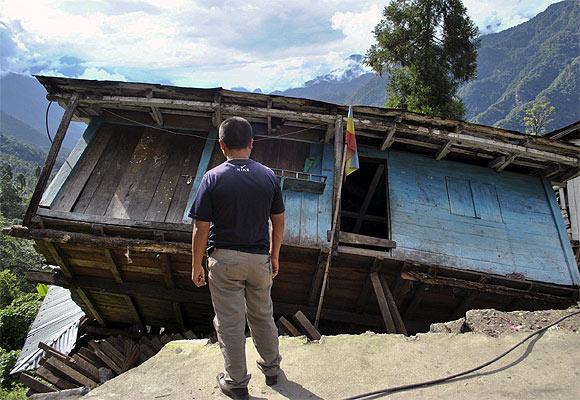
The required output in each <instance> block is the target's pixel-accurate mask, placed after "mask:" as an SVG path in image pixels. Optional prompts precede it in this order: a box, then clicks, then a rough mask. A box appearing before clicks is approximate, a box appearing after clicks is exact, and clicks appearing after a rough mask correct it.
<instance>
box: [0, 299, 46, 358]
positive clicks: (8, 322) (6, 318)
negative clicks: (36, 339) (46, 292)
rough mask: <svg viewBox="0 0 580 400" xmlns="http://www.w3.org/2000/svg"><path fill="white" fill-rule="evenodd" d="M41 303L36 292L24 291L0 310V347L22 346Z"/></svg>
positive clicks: (17, 347)
mask: <svg viewBox="0 0 580 400" xmlns="http://www.w3.org/2000/svg"><path fill="white" fill-rule="evenodd" d="M41 303H42V300H41V298H40V295H39V294H38V293H25V294H23V295H21V296H19V297H17V298H16V299H14V300H13V301H12V303H11V304H10V305H9V306H7V307H4V308H3V309H2V310H0V347H3V348H5V349H9V350H15V349H20V348H21V347H22V345H23V344H24V340H25V339H26V334H27V332H28V328H29V327H30V324H32V321H34V318H35V317H36V313H37V312H38V309H39V308H40V304H41Z"/></svg>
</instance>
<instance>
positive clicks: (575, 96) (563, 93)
mask: <svg viewBox="0 0 580 400" xmlns="http://www.w3.org/2000/svg"><path fill="white" fill-rule="evenodd" d="M578 32H580V3H579V2H577V1H563V2H561V3H556V4H552V5H551V6H549V7H548V8H547V9H546V10H545V11H544V12H542V13H540V14H538V15H537V16H535V17H534V18H532V19H530V20H529V21H527V22H525V23H523V24H520V25H518V26H516V27H513V28H511V29H507V30H505V31H502V32H499V33H494V34H489V35H484V36H482V37H481V45H480V47H479V51H478V57H477V64H478V68H477V78H476V79H475V80H473V81H471V82H470V83H468V84H467V85H465V86H464V87H462V88H461V89H460V91H459V95H460V96H461V98H462V99H463V101H464V103H465V105H466V108H467V114H466V119H467V120H469V121H473V122H478V123H481V124H486V125H495V126H500V127H504V128H508V129H515V130H519V131H524V126H523V122H522V120H523V115H524V110H525V109H526V108H527V107H528V106H529V105H530V104H531V103H532V102H534V101H535V100H539V99H545V100H547V101H549V102H550V103H551V104H552V105H553V106H554V107H555V109H556V111H555V113H554V115H553V121H552V123H551V124H550V125H549V126H548V127H547V130H548V131H549V130H553V129H556V128H558V127H561V126H564V125H568V124H570V123H572V122H575V121H577V120H579V119H580V96H579V93H580V87H579V82H578V81H579V79H580V56H579V54H580V53H579V40H578V37H579V36H578ZM363 50H365V49H361V51H363ZM353 60H362V57H361V56H351V57H350V58H349V60H347V61H345V63H346V65H352V62H353ZM352 68H353V70H352V72H353V73H350V74H349V73H344V74H342V75H337V74H329V75H324V76H321V77H318V78H316V79H314V80H312V81H309V82H307V83H306V85H305V86H304V87H301V88H291V89H287V90H284V91H280V92H275V93H276V94H282V95H286V96H296V97H305V98H311V99H316V100H323V101H330V102H333V103H340V104H363V105H376V106H382V105H383V104H384V103H385V99H386V89H385V87H386V84H387V81H388V77H387V76H382V77H380V76H378V75H375V74H371V73H368V72H365V70H364V69H362V68H361V66H360V65H353V66H352Z"/></svg>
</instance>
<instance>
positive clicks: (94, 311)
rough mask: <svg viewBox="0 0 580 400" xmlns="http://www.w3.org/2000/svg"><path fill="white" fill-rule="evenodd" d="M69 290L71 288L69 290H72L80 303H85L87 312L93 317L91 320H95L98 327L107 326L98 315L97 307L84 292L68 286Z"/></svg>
mask: <svg viewBox="0 0 580 400" xmlns="http://www.w3.org/2000/svg"><path fill="white" fill-rule="evenodd" d="M70 288H71V290H74V291H75V292H76V293H77V295H78V296H79V297H80V299H81V300H82V302H83V303H85V305H86V306H87V308H88V309H89V311H90V312H91V314H92V315H93V318H95V320H97V322H98V323H99V325H101V326H107V324H106V323H105V320H104V319H103V317H102V316H101V314H100V313H99V310H98V309H97V306H96V305H95V303H94V302H93V300H92V299H91V298H90V296H89V294H88V293H87V292H85V290H84V289H82V288H80V287H75V286H70Z"/></svg>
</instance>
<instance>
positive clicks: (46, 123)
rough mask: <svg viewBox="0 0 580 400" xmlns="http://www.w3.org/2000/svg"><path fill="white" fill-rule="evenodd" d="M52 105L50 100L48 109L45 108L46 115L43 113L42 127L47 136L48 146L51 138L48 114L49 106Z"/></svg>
mask: <svg viewBox="0 0 580 400" xmlns="http://www.w3.org/2000/svg"><path fill="white" fill-rule="evenodd" d="M51 105H52V100H50V101H49V102H48V107H46V113H44V126H46V135H47V136H48V140H49V141H50V144H52V138H51V137H50V131H49V129H48V112H49V111H50V106H51Z"/></svg>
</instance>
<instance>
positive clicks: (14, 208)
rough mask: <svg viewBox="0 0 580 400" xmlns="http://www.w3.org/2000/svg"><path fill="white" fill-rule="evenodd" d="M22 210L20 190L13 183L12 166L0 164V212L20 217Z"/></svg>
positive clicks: (22, 203) (11, 216) (8, 216)
mask: <svg viewBox="0 0 580 400" xmlns="http://www.w3.org/2000/svg"><path fill="white" fill-rule="evenodd" d="M24 211H25V209H24V202H23V199H22V192H19V190H18V189H17V187H16V185H15V182H14V174H13V173H12V167H11V166H10V165H9V164H0V213H2V214H3V215H4V216H5V217H7V218H22V216H23V215H24Z"/></svg>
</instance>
